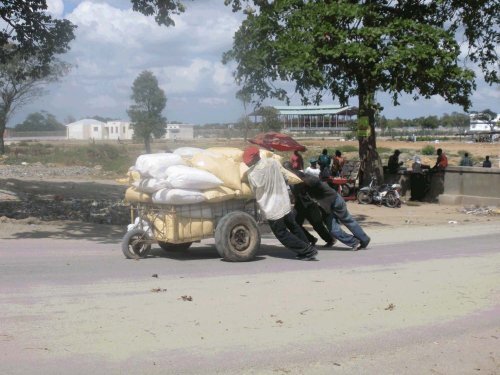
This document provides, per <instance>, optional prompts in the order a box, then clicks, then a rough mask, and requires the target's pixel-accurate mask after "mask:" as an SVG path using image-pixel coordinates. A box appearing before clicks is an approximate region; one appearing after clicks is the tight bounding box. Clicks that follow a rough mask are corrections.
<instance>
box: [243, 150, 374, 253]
mask: <svg viewBox="0 0 500 375" xmlns="http://www.w3.org/2000/svg"><path fill="white" fill-rule="evenodd" d="M324 151H326V150H324ZM323 154H325V153H324V152H323V153H322V155H323ZM320 156H321V155H320ZM339 156H341V155H339ZM318 159H319V158H318ZM243 161H244V163H245V164H246V165H247V166H248V167H249V168H250V169H249V171H248V181H249V183H250V186H251V187H252V190H253V191H254V193H255V197H256V201H257V204H258V206H259V208H260V210H261V212H262V213H263V214H264V216H265V218H266V219H267V221H268V223H269V227H270V228H271V231H272V232H273V233H274V235H275V236H276V238H277V239H278V240H279V241H280V242H281V243H282V244H283V245H284V246H285V247H287V248H288V249H290V250H292V251H293V252H295V254H296V257H297V259H300V260H316V256H317V254H318V250H317V247H316V243H317V241H318V240H317V238H316V237H314V236H313V235H312V234H311V233H309V232H308V231H307V230H306V229H305V228H304V227H303V224H304V221H305V220H307V221H308V222H309V223H310V224H311V225H312V227H313V228H314V230H315V231H316V232H317V233H318V235H319V236H320V237H321V238H322V239H323V241H325V244H324V247H331V246H332V245H333V244H334V243H335V242H336V240H339V241H340V242H342V243H343V244H345V245H347V246H348V247H349V248H350V249H352V250H358V249H365V248H367V246H368V244H369V243H370V237H369V236H368V235H367V234H366V233H365V232H364V230H363V229H362V228H361V227H360V225H359V224H358V223H357V221H356V220H355V219H354V218H353V217H352V216H351V215H350V213H349V211H348V210H347V206H346V204H345V201H344V199H343V198H342V196H341V195H340V194H338V193H337V192H336V191H335V190H334V189H332V188H331V187H330V186H329V185H328V184H327V183H325V182H323V181H321V180H320V178H319V174H318V175H315V174H311V173H308V172H307V169H306V170H304V169H303V168H304V165H303V160H301V156H300V154H299V153H298V152H295V153H294V155H293V156H292V158H291V160H290V162H287V163H286V165H285V167H287V169H290V170H291V171H293V172H294V173H295V174H296V175H297V176H298V177H300V178H301V180H302V182H301V183H300V184H296V185H292V186H291V187H290V190H291V193H292V196H293V199H294V201H295V204H294V206H292V202H291V200H290V196H289V193H288V188H287V184H286V181H285V177H284V176H285V175H286V174H284V173H283V168H284V167H283V166H282V165H281V164H280V163H279V162H278V161H277V160H275V159H272V158H263V159H261V158H260V153H259V149H258V148H257V147H255V146H251V147H248V148H246V149H245V151H244V153H243ZM325 162H326V160H325ZM325 162H323V163H325ZM330 162H331V160H330ZM316 163H318V164H320V163H319V160H316ZM311 164H312V163H311ZM326 167H327V166H325V164H324V165H323V169H324V168H326ZM328 168H329V164H328ZM314 169H316V168H314ZM319 170H320V171H321V166H320V168H319ZM341 224H343V225H345V226H346V227H347V228H348V229H349V230H350V232H351V233H352V234H349V233H346V232H345V231H344V230H343V229H342V227H341Z"/></svg>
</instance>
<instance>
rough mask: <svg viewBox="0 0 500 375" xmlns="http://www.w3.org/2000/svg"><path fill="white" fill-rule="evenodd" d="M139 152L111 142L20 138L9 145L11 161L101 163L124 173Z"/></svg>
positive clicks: (106, 168) (8, 161)
mask: <svg viewBox="0 0 500 375" xmlns="http://www.w3.org/2000/svg"><path fill="white" fill-rule="evenodd" d="M136 156H137V155H130V154H129V152H128V150H127V146H125V145H111V144H106V143H104V144H90V145H81V146H75V145H71V146H68V145H64V144H62V145H57V146H55V145H53V144H44V143H31V144H30V143H27V142H19V143H17V144H15V145H12V146H10V147H9V149H8V159H7V160H6V163H8V164H21V163H23V162H26V163H30V164H33V163H37V162H39V163H42V164H56V165H64V166H72V165H80V166H87V167H93V166H95V165H101V166H102V167H103V169H104V170H106V171H113V172H116V173H125V172H126V171H127V170H128V168H129V167H130V166H131V165H133V164H134V163H135V158H136Z"/></svg>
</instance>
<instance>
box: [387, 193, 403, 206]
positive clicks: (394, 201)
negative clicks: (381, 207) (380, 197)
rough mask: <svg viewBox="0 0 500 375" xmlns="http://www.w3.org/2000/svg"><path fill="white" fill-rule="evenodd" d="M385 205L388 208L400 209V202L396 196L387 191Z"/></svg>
mask: <svg viewBox="0 0 500 375" xmlns="http://www.w3.org/2000/svg"><path fill="white" fill-rule="evenodd" d="M384 202H385V205H386V206H387V207H390V208H396V207H401V201H400V200H399V198H398V197H396V194H395V193H394V192H392V191H388V192H387V193H386V194H385V198H384Z"/></svg>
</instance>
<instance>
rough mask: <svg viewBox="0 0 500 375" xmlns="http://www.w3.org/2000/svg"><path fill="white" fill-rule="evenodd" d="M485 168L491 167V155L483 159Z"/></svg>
mask: <svg viewBox="0 0 500 375" xmlns="http://www.w3.org/2000/svg"><path fill="white" fill-rule="evenodd" d="M483 168H491V161H490V157H489V156H486V159H485V160H484V161H483Z"/></svg>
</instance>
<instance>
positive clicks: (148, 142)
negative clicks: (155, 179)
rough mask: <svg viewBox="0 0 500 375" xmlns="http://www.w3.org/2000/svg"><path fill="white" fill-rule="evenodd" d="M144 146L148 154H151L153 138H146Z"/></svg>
mask: <svg viewBox="0 0 500 375" xmlns="http://www.w3.org/2000/svg"><path fill="white" fill-rule="evenodd" d="M144 146H145V147H146V153H147V154H150V153H151V136H150V135H148V136H147V137H144Z"/></svg>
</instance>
